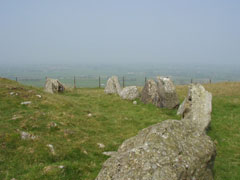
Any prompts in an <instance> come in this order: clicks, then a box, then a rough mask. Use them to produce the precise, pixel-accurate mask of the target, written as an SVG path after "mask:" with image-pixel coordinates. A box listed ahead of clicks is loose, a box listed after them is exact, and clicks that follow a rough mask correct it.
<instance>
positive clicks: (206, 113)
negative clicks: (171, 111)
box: [177, 84, 212, 131]
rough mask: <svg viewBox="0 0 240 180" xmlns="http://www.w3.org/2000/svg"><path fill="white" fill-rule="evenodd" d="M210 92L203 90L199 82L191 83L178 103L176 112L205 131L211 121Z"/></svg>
mask: <svg viewBox="0 0 240 180" xmlns="http://www.w3.org/2000/svg"><path fill="white" fill-rule="evenodd" d="M211 112H212V94H211V93H209V92H208V91H206V90H205V88H204V87H203V86H202V85H201V84H191V85H190V87H189V91H188V96H187V97H186V98H185V100H184V101H183V103H182V104H181V105H180V107H179V109H178V112H177V114H178V115H181V116H182V118H183V119H184V121H191V122H192V124H193V126H194V127H196V128H197V129H198V130H200V131H205V130H206V129H207V128H208V127H209V126H210V122H211Z"/></svg>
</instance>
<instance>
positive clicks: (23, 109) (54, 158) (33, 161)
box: [0, 78, 240, 180]
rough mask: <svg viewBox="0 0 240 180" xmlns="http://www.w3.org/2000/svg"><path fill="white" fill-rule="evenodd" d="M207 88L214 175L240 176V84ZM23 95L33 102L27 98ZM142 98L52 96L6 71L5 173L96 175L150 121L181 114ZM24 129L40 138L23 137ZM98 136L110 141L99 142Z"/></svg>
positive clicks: (2, 110) (1, 160) (1, 149)
mask: <svg viewBox="0 0 240 180" xmlns="http://www.w3.org/2000/svg"><path fill="white" fill-rule="evenodd" d="M205 87H206V88H207V89H208V90H209V91H210V92H212V93H213V113H212V124H211V130H210V131H209V132H208V134H209V135H210V136H211V137H212V139H213V140H215V142H216V143H217V158H216V161H215V168H214V172H215V179H217V180H220V179H240V138H239V136H240V135H239V130H240V122H239V119H240V114H239V112H240V91H239V90H240V83H219V84H207V85H205ZM11 92H14V94H12V95H11V94H10V93H11ZM177 92H178V95H179V97H180V99H181V100H183V98H184V97H185V96H186V94H187V86H178V87H177ZM16 93H17V95H16ZM37 94H40V95H41V96H42V98H39V97H37V96H36V95H37ZM23 101H31V102H32V103H31V104H29V105H21V102H23ZM137 102H138V104H137V105H133V103H132V101H126V100H122V99H120V97H119V96H117V95H106V94H104V92H103V89H89V88H88V89H87V88H83V89H74V90H68V91H66V92H64V93H61V94H53V95H52V94H47V93H45V92H43V91H42V89H39V88H34V87H30V86H24V85H21V84H18V83H16V82H14V81H10V80H7V79H1V78H0V179H4V180H5V179H6V180H8V179H9V180H10V179H12V178H16V179H18V180H23V179H36V180H38V179H39V180H43V179H51V180H55V179H56V180H62V179H69V180H70V179H84V180H90V179H94V178H95V177H96V176H97V174H98V172H99V171H100V169H101V166H102V164H103V162H104V161H105V160H106V159H107V158H108V157H107V156H105V155H103V154H102V152H104V151H116V150H117V149H118V147H119V145H121V143H122V142H123V141H124V140H125V139H127V138H129V137H132V136H134V135H136V134H137V133H138V131H139V130H141V129H143V128H145V127H148V126H150V125H152V124H155V123H158V122H161V121H163V120H166V119H179V117H177V116H176V110H168V109H159V108H156V107H155V106H153V105H151V104H147V105H145V104H143V103H141V102H140V101H139V100H137ZM88 114H92V116H88ZM21 131H24V132H28V133H30V134H32V135H34V136H36V138H35V139H33V140H32V139H29V140H22V139H21V137H20V132H21ZM98 143H102V144H104V145H105V147H104V148H99V147H98V145H97V144H98ZM48 144H51V145H53V147H54V150H55V154H53V153H52V152H51V150H50V149H49V147H48V146H47V145H48ZM60 166H63V168H59V167H60Z"/></svg>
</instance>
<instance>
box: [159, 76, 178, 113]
mask: <svg viewBox="0 0 240 180" xmlns="http://www.w3.org/2000/svg"><path fill="white" fill-rule="evenodd" d="M157 87H158V95H159V99H160V100H159V103H158V104H157V106H158V107H164V108H169V109H174V108H176V107H178V106H179V99H178V96H177V93H176V88H175V86H174V84H173V82H172V80H171V79H170V78H168V77H160V76H159V77H157Z"/></svg>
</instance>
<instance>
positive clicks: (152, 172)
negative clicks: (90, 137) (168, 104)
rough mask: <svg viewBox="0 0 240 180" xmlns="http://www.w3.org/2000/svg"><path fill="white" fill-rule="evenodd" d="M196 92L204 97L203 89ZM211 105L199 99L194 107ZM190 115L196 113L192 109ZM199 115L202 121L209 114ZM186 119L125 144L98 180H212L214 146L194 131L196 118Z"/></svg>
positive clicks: (162, 125)
mask: <svg viewBox="0 0 240 180" xmlns="http://www.w3.org/2000/svg"><path fill="white" fill-rule="evenodd" d="M193 91H194V92H195V91H197V92H202V93H205V90H203V89H202V87H201V86H194V87H192V89H191V90H190V92H191V93H193ZM194 94H195V93H194ZM198 95H200V94H198ZM206 101H207V102H206ZM209 101H211V99H210V98H202V99H201V100H200V99H197V98H196V99H195V103H196V104H198V105H194V106H196V107H201V105H200V104H202V103H204V104H209V103H210V102H209ZM204 107H205V106H204ZM189 111H190V112H193V113H194V112H195V111H193V110H192V109H191V106H190V107H189ZM200 112H201V113H202V116H201V117H203V118H205V116H206V115H207V114H209V111H205V110H201V111H200ZM185 115H187V116H188V118H189V119H188V120H187V117H186V116H185V117H184V118H183V120H181V121H179V120H166V121H163V122H161V123H158V124H155V125H153V126H150V127H148V128H146V129H143V130H142V131H140V132H139V134H138V135H136V136H135V137H132V138H130V139H128V140H126V141H124V142H123V144H122V145H121V146H120V147H119V149H118V151H117V152H116V153H114V154H111V157H110V158H109V159H108V160H107V161H106V162H105V163H104V164H103V168H102V169H101V171H100V173H99V174H98V176H97V178H96V180H126V179H131V180H135V179H139V180H183V179H186V180H213V173H212V170H213V165H214V159H215V156H216V148H215V145H214V143H213V141H212V140H211V139H210V137H209V136H207V135H206V133H205V130H204V131H202V129H201V128H196V127H195V119H194V118H192V117H193V116H190V115H188V114H185ZM197 117H198V120H201V118H200V116H197Z"/></svg>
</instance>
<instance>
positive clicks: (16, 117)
mask: <svg viewBox="0 0 240 180" xmlns="http://www.w3.org/2000/svg"><path fill="white" fill-rule="evenodd" d="M19 118H21V116H17V115H13V117H12V120H16V119H19Z"/></svg>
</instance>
